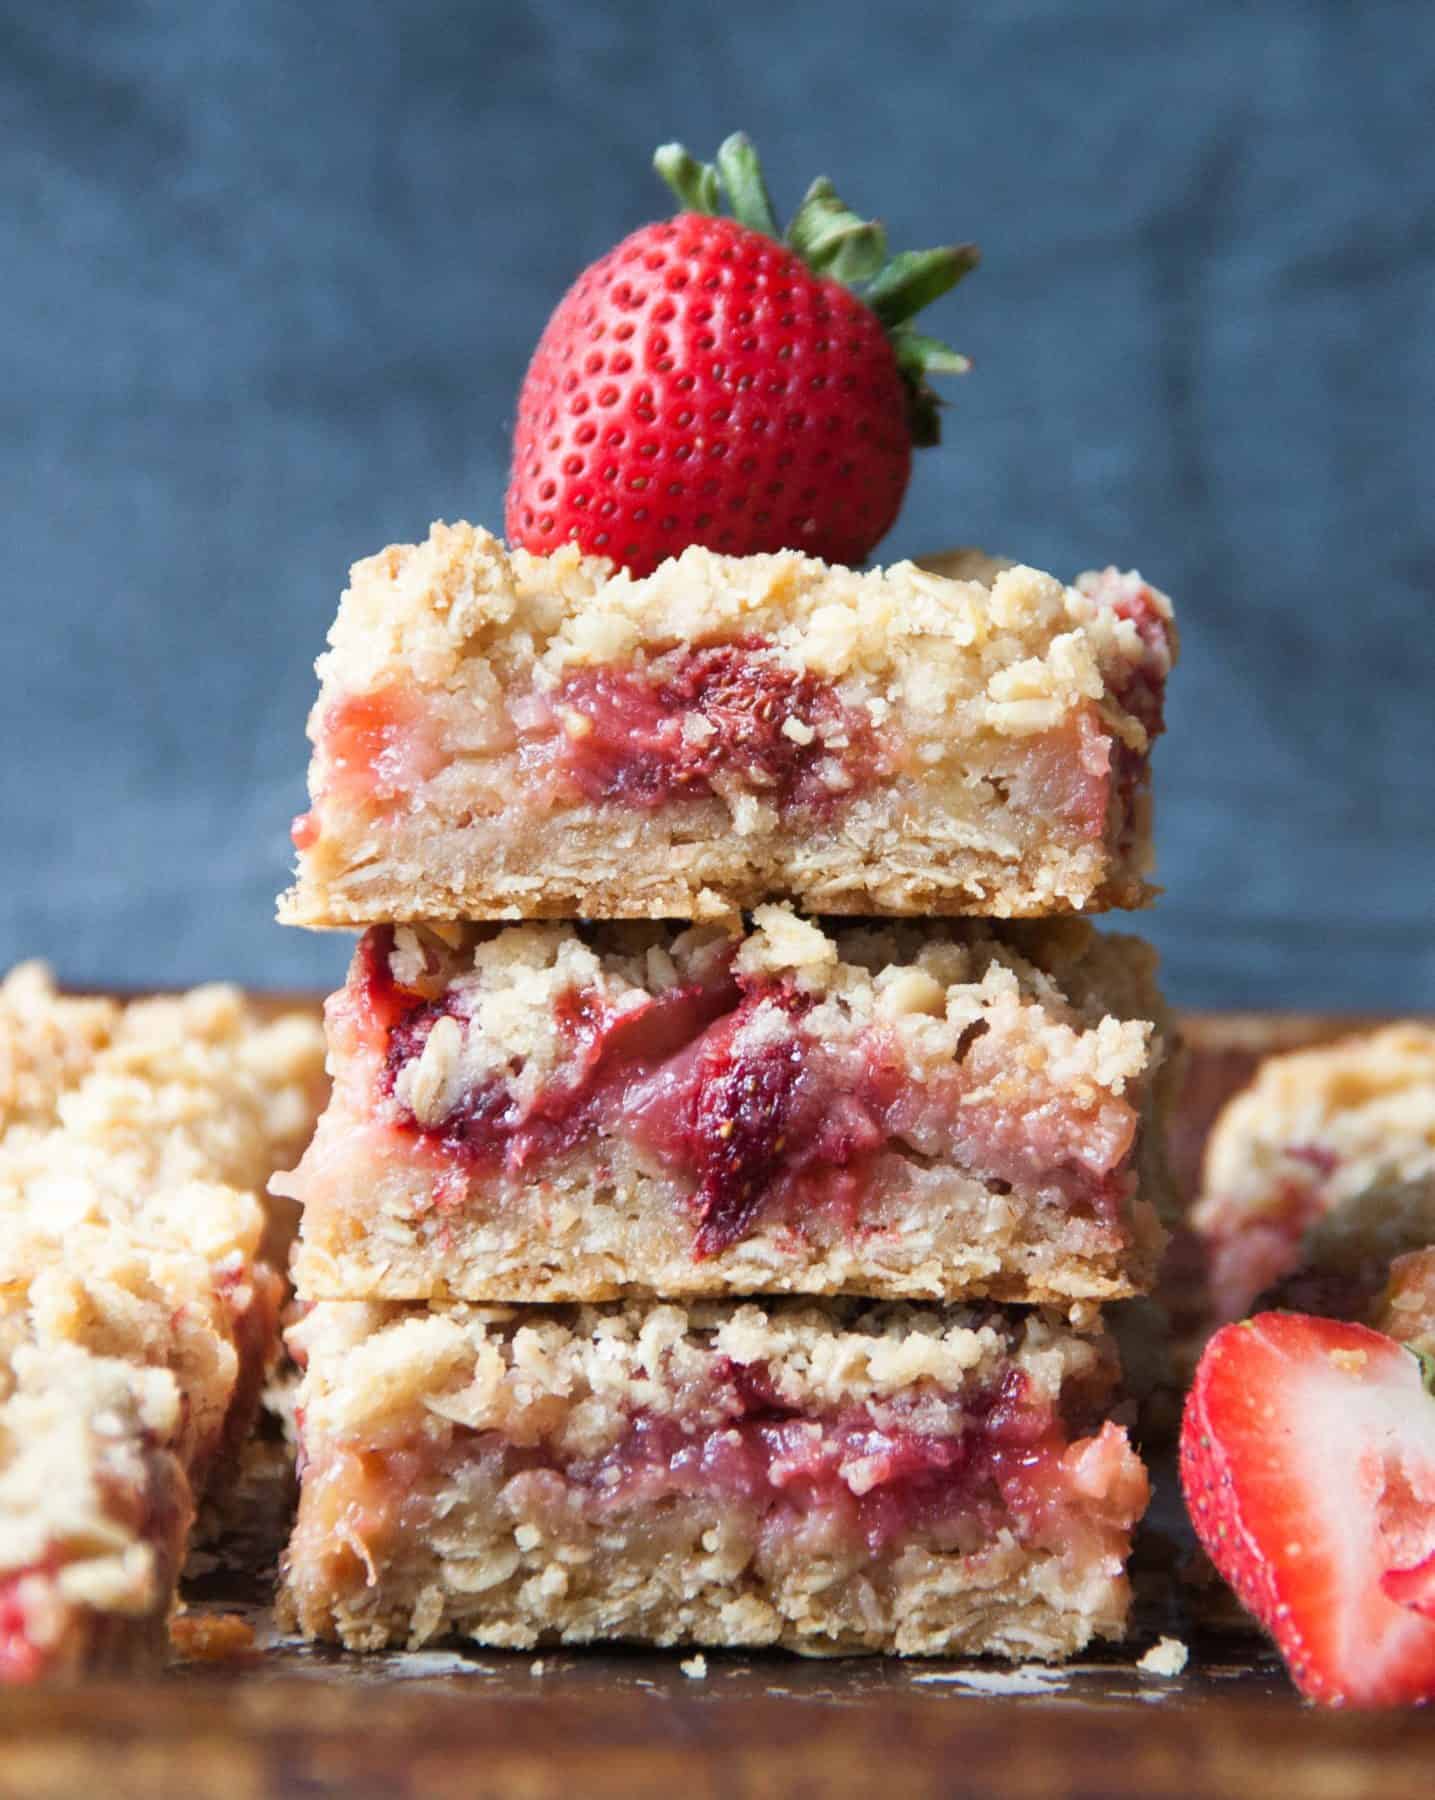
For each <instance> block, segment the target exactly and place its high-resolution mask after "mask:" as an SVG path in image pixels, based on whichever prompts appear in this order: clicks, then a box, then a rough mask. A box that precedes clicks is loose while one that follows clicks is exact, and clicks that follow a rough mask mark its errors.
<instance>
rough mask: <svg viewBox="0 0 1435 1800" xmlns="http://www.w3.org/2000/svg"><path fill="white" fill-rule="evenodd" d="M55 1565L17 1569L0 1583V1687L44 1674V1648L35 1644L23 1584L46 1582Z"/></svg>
mask: <svg viewBox="0 0 1435 1800" xmlns="http://www.w3.org/2000/svg"><path fill="white" fill-rule="evenodd" d="M57 1566H58V1559H56V1560H55V1561H52V1562H49V1563H42V1564H40V1565H38V1566H37V1567H35V1568H33V1569H20V1570H17V1571H16V1572H15V1573H14V1574H13V1575H7V1576H6V1577H5V1578H4V1579H3V1580H0V1685H4V1684H6V1683H10V1682H16V1683H18V1682H28V1681H36V1680H38V1679H39V1677H40V1676H41V1675H43V1674H44V1672H45V1668H46V1664H47V1662H48V1661H49V1658H48V1656H47V1654H46V1651H45V1649H44V1647H43V1646H42V1645H40V1644H38V1643H36V1641H35V1638H34V1635H33V1631H32V1627H31V1619H30V1609H29V1607H27V1605H26V1604H25V1597H24V1596H25V1587H26V1584H27V1583H35V1582H48V1581H49V1580H50V1579H51V1578H52V1577H53V1575H54V1571H55V1569H56V1567H57Z"/></svg>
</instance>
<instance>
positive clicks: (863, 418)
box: [506, 135, 977, 574]
mask: <svg viewBox="0 0 1435 1800" xmlns="http://www.w3.org/2000/svg"><path fill="white" fill-rule="evenodd" d="M654 163H655V166H656V168H657V170H658V172H659V174H661V175H662V176H663V178H664V179H665V180H666V181H667V182H668V184H669V185H670V186H671V187H672V189H673V190H674V192H675V193H676V194H677V196H678V199H679V201H680V203H681V205H682V208H683V210H682V211H681V212H679V214H678V215H677V217H676V218H673V219H668V220H665V221H663V222H661V223H659V224H654V225H645V226H643V227H642V228H641V230H638V231H635V232H634V233H633V234H632V235H631V236H630V237H627V238H625V239H624V240H623V242H622V243H621V244H619V245H618V246H617V248H616V249H614V250H610V251H609V252H608V254H607V255H606V256H604V257H601V258H600V259H599V260H598V261H597V262H596V263H593V264H592V265H591V266H590V267H589V268H587V269H585V270H584V272H583V273H582V274H581V275H580V276H579V277H578V280H577V281H576V282H575V283H574V284H573V286H572V287H571V288H570V289H569V291H568V293H567V294H566V295H565V296H564V297H563V299H562V301H561V302H560V303H559V306H558V309H557V311H556V312H555V313H554V314H553V317H552V318H551V319H550V320H549V322H548V326H547V329H546V330H545V331H544V333H543V336H542V339H541V340H540V342H539V345H538V348H537V350H536V351H535V352H534V355H533V361H532V362H531V363H530V365H529V368H528V373H527V375H526V377H525V378H524V382H523V388H522V391H521V393H520V395H519V400H518V423H517V428H516V430H515V432H514V443H513V469H512V474H511V477H510V480H509V487H508V499H507V506H506V524H507V532H508V538H509V541H510V542H511V543H514V544H521V545H523V546H524V547H525V548H527V549H529V550H533V551H538V552H547V551H551V550H554V549H556V548H557V546H558V545H559V544H561V543H564V542H566V541H568V540H575V541H576V542H577V543H578V544H579V546H580V547H581V548H582V549H583V550H585V551H589V552H591V553H593V554H595V555H600V556H607V557H609V558H611V559H612V560H613V561H615V562H619V563H622V564H624V565H626V566H627V567H628V568H629V569H630V570H632V571H633V572H634V573H635V574H646V573H647V572H648V571H649V570H651V569H653V568H654V567H655V566H656V565H657V564H658V563H660V562H661V561H662V560H663V559H664V558H665V557H668V556H675V555H677V554H678V552H679V551H681V550H683V549H684V548H685V547H686V546H687V545H689V544H706V545H707V546H709V548H711V549H714V550H720V551H724V552H726V553H728V554H731V555H734V556H745V555H751V554H753V553H755V552H757V551H762V550H781V549H797V550H803V551H806V552H807V553H808V554H810V555H813V556H819V557H822V558H823V559H825V560H826V561H828V562H841V563H860V562H862V561H863V560H864V559H865V558H866V557H867V556H868V555H869V554H870V552H871V551H872V549H873V547H874V545H876V543H877V542H878V540H879V539H880V538H881V537H882V536H883V535H884V534H885V533H886V531H887V530H888V528H889V527H890V526H891V524H892V521H893V519H894V518H895V517H896V515H897V509H898V507H899V506H900V505H901V502H902V496H903V494H904V493H905V492H906V488H907V481H908V478H909V476H910V474H911V466H912V449H913V446H914V445H922V444H931V443H935V442H936V441H937V435H938V426H937V399H936V395H935V394H934V393H933V392H932V390H931V388H930V387H929V386H928V385H927V377H928V376H929V375H931V374H956V373H960V372H961V371H963V370H964V369H965V368H966V367H967V362H966V359H965V358H964V357H961V356H958V355H957V354H956V352H955V351H952V350H949V349H947V348H946V346H945V345H943V344H939V343H937V342H936V341H935V340H934V339H932V338H928V337H923V336H922V335H920V334H919V333H918V332H915V331H913V330H912V328H911V325H910V320H911V319H912V317H913V315H914V314H915V313H916V312H917V311H918V310H919V309H920V308H921V307H923V306H925V305H926V304H927V303H928V302H929V301H931V300H934V299H936V298H937V297H938V295H940V294H943V293H945V292H946V291H947V289H948V288H950V287H952V286H953V285H954V284H955V283H956V282H957V281H959V280H960V279H961V278H962V276H963V275H965V274H966V273H967V272H968V270H970V269H972V268H974V267H975V266H976V262H977V252H976V249H975V248H974V247H973V246H972V245H970V244H963V245H956V246H950V247H947V248H945V249H938V250H924V251H913V252H906V253H904V254H902V255H898V256H894V257H892V258H891V259H890V260H889V259H888V256H887V246H886V239H885V235H884V233H883V231H882V228H881V226H880V225H879V224H877V223H876V222H875V221H868V220H864V219H861V218H859V217H858V216H857V215H856V214H855V213H853V212H851V211H849V209H848V208H847V207H846V206H844V205H843V203H842V201H841V200H839V199H838V198H837V195H836V194H835V193H834V191H833V188H832V184H831V183H830V182H829V181H827V180H826V179H821V180H818V181H815V182H814V183H813V184H812V186H811V187H810V188H809V189H808V192H807V195H806V198H805V199H804V200H803V202H802V205H801V206H800V207H799V209H798V211H797V214H796V216H795V217H794V219H793V221H792V224H791V225H790V226H789V227H788V230H787V233H786V236H785V238H780V237H779V234H778V229H777V224H776V221H775V219H774V217H773V211H772V204H771V202H770V200H769V199H768V195H767V189H766V186H765V184H764V181H763V177H762V171H761V168H760V166H759V164H758V160H757V156H756V154H755V152H754V151H753V148H752V146H751V144H750V143H749V142H748V141H747V139H746V138H745V137H742V136H741V135H738V136H735V137H730V138H728V139H727V141H726V142H725V143H724V144H723V146H722V148H721V149H720V150H719V151H718V154H717V162H716V166H715V167H714V166H713V165H711V164H706V163H699V162H697V161H696V160H695V159H694V158H693V157H691V156H689V155H688V153H687V151H685V150H684V149H682V147H681V146H680V145H677V144H668V145H665V146H664V147H663V148H662V149H661V150H659V151H658V153H657V155H656V157H655V158H654ZM724 193H725V194H726V197H727V200H728V203H729V204H730V206H731V208H732V213H733V216H732V217H731V218H726V217H720V216H718V206H719V203H720V200H721V198H722V196H723V194H724Z"/></svg>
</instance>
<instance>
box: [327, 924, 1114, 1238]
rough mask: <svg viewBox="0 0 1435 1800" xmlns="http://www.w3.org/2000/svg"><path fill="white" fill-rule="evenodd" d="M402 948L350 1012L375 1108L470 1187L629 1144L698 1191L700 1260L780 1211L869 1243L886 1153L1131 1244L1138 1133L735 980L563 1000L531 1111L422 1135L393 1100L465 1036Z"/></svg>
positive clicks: (373, 936)
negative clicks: (1036, 1203) (549, 1066)
mask: <svg viewBox="0 0 1435 1800" xmlns="http://www.w3.org/2000/svg"><path fill="white" fill-rule="evenodd" d="M391 945H392V931H391V929H389V928H379V929H377V930H375V931H372V932H370V933H369V934H368V935H367V937H366V938H365V940H364V944H363V947H362V950H361V953H360V968H359V973H358V975H357V977H356V986H357V989H358V1005H357V1011H358V1013H359V1015H360V1017H361V1018H365V1019H367V1020H369V1021H372V1023H373V1025H374V1026H376V1027H377V1030H376V1031H375V1032H374V1033H372V1035H371V1041H374V1043H375V1049H376V1053H377V1056H378V1058H379V1072H378V1076H377V1090H378V1094H379V1096H380V1099H381V1104H382V1105H383V1107H384V1110H385V1114H386V1116H388V1117H389V1118H390V1119H391V1120H392V1122H393V1123H394V1125H395V1128H396V1129H398V1130H400V1131H403V1132H405V1133H408V1134H411V1135H413V1136H414V1137H416V1138H420V1139H423V1140H424V1141H426V1142H429V1143H432V1144H434V1145H435V1146H436V1147H437V1148H438V1149H440V1150H441V1151H442V1152H443V1153H444V1155H445V1156H447V1157H448V1158H449V1159H451V1161H452V1162H453V1163H455V1164H456V1165H458V1166H460V1167H467V1168H469V1169H478V1170H484V1171H491V1170H502V1171H504V1172H506V1173H508V1174H512V1175H517V1174H521V1173H524V1172H526V1171H531V1170H532V1168H533V1167H534V1166H535V1164H538V1163H540V1162H541V1161H542V1160H543V1159H544V1158H546V1157H550V1156H554V1155H558V1154H561V1153H562V1152H564V1151H567V1150H571V1149H572V1148H574V1147H575V1146H576V1145H577V1144H579V1143H580V1142H582V1141H583V1140H584V1139H585V1138H587V1137H589V1136H591V1135H593V1134H595V1133H599V1132H604V1131H606V1132H619V1131H621V1132H623V1133H625V1134H627V1135H628V1136H629V1137H631V1138H632V1139H633V1140H634V1141H635V1142H636V1143H637V1144H639V1145H640V1146H642V1148H643V1149H644V1150H646V1151H647V1152H648V1153H650V1154H651V1155H653V1156H654V1157H656V1158H657V1159H658V1160H659V1161H660V1162H661V1163H663V1164H664V1165H665V1166H666V1167H667V1168H669V1169H670V1170H671V1171H672V1172H673V1174H674V1175H675V1176H677V1177H678V1178H680V1179H682V1180H684V1181H685V1182H691V1184H692V1187H691V1192H690V1193H689V1194H688V1195H687V1197H686V1200H685V1204H686V1205H687V1206H688V1207H689V1208H690V1209H691V1211H692V1212H693V1214H694V1216H695V1218H696V1221H697V1230H696V1234H695V1239H694V1253H695V1254H696V1255H697V1256H698V1257H706V1256H711V1255H716V1254H718V1253H720V1252H721V1251H723V1250H726V1249H728V1248H730V1247H731V1246H732V1245H733V1244H735V1243H737V1242H738V1241H740V1240H741V1239H742V1238H743V1237H745V1236H746V1235H747V1234H748V1233H749V1232H751V1231H752V1229H753V1228H754V1226H755V1224H756V1222H757V1220H758V1219H759V1217H760V1216H762V1215H763V1214H765V1213H769V1212H771V1211H772V1210H773V1209H774V1208H777V1207H782V1208H785V1209H787V1210H788V1211H790V1212H792V1213H793V1214H795V1215H797V1216H800V1215H801V1214H802V1213H803V1212H805V1211H808V1210H810V1209H811V1208H813V1207H816V1206H825V1207H830V1208H836V1209H838V1210H839V1211H842V1212H845V1213H846V1214H847V1217H848V1222H849V1227H850V1229H852V1230H857V1229H859V1228H860V1226H861V1224H862V1218H861V1214H862V1210H863V1202H864V1199H865V1198H866V1196H867V1195H868V1194H869V1193H870V1191H871V1186H872V1182H873V1180H874V1178H875V1174H876V1164H877V1159H878V1157H879V1156H880V1155H881V1153H882V1152H884V1151H887V1150H892V1151H895V1152H896V1153H897V1154H898V1155H899V1156H901V1155H910V1156H915V1157H917V1158H919V1159H921V1158H930V1159H933V1160H948V1161H951V1162H953V1163H954V1164H955V1165H956V1166H957V1167H959V1168H961V1169H962V1170H964V1171H965V1172H967V1173H969V1174H971V1175H973V1176H975V1177H976V1178H977V1179H979V1180H982V1181H985V1182H986V1183H987V1184H988V1185H989V1186H990V1187H992V1188H993V1189H994V1190H995V1191H997V1192H1001V1193H1006V1192H1010V1191H1011V1189H1012V1187H1014V1186H1015V1185H1017V1184H1021V1185H1022V1186H1024V1187H1032V1188H1035V1189H1036V1190H1038V1191H1040V1192H1042V1193H1046V1194H1050V1195H1053V1196H1059V1197H1060V1198H1062V1199H1063V1200H1065V1201H1066V1202H1067V1203H1068V1204H1069V1205H1070V1206H1071V1207H1072V1208H1073V1210H1076V1211H1084V1212H1086V1213H1088V1214H1089V1215H1091V1216H1093V1217H1095V1218H1097V1219H1098V1220H1099V1221H1100V1222H1101V1223H1102V1224H1103V1225H1105V1226H1106V1227H1108V1228H1111V1229H1119V1228H1120V1224H1121V1215H1122V1210H1123V1207H1124V1205H1125V1203H1126V1201H1127V1199H1128V1198H1129V1196H1130V1193H1131V1190H1132V1187H1133V1185H1134V1180H1135V1177H1134V1174H1133V1171H1132V1168H1131V1152H1132V1149H1133V1146H1134V1142H1135V1136H1136V1127H1137V1114H1136V1112H1135V1110H1134V1108H1133V1107H1132V1106H1130V1105H1129V1104H1127V1103H1126V1102H1125V1101H1121V1100H1116V1099H1113V1098H1110V1097H1104V1098H1094V1099H1092V1100H1090V1101H1088V1102H1081V1101H1078V1100H1077V1099H1076V1098H1075V1097H1074V1096H1072V1095H1071V1094H1069V1093H1065V1092H1062V1091H1060V1090H1053V1091H1052V1092H1051V1093H1049V1094H1047V1093H1043V1092H1042V1091H1041V1090H1039V1089H1036V1088H1028V1089H1027V1090H1026V1091H1025V1092H1024V1094H1023V1096H1022V1097H1021V1098H1020V1099H1019V1100H1016V1101H1013V1100H1010V1099H1002V1100H996V1099H973V1098H970V1095H971V1094H972V1093H973V1092H979V1091H981V1090H983V1089H984V1088H986V1087H988V1086H989V1085H990V1084H992V1083H993V1082H995V1081H996V1080H997V1079H998V1078H999V1077H1000V1075H1001V1074H1002V1068H1003V1061H1004V1052H1002V1051H1001V1050H1000V1049H996V1050H993V1049H990V1048H989V1047H988V1043H987V1041H986V1037H985V1033H984V1032H983V1031H980V1030H974V1031H973V1032H972V1033H971V1034H970V1036H969V1038H968V1040H966V1043H965V1045H964V1049H963V1054H962V1057H961V1059H959V1060H956V1061H954V1062H953V1063H952V1064H951V1065H950V1067H944V1068H943V1069H941V1070H940V1071H935V1072H933V1074H932V1076H931V1078H930V1079H929V1080H927V1081H924V1082H914V1081H913V1080H912V1079H911V1078H910V1076H909V1075H908V1073H907V1071H906V1068H905V1065H904V1062H903V1059H902V1056H901V1054H900V1051H899V1050H898V1049H897V1047H896V1046H895V1045H894V1044H892V1043H891V1042H890V1041H889V1040H888V1038H887V1036H886V1034H885V1033H884V1032H883V1031H882V1030H881V1029H873V1030H870V1031H868V1032H866V1033H864V1034H862V1035H861V1036H860V1037H858V1038H857V1039H855V1040H853V1041H851V1042H849V1043H847V1044H843V1045H837V1046H833V1045H828V1044H825V1043H824V1042H823V1041H822V1040H821V1039H820V1038H818V1037H817V1036H815V1035H814V1034H813V1033H812V1032H811V1031H810V1030H808V1029H807V1028H806V1027H805V1025H804V1019H805V1016H806V1014H807V1013H808V1011H809V1010H810V1008H811V1006H812V1004H813V1002H812V1001H811V1000H810V999H809V998H808V997H806V996H804V995H802V994H800V993H798V992H797V991H796V990H795V989H793V988H790V987H787V986H784V985H781V984H778V983H774V982H767V981H762V982H759V981H751V980H747V979H743V978H736V977H733V976H731V975H724V976H722V977H721V978H719V979H717V980H716V981H713V982H711V983H708V984H698V983H689V984H685V985H683V986H680V987H677V988H674V989H672V990H670V991H669V992H667V993H665V994H661V995H657V996H651V997H647V998H644V999H641V1000H640V1001H639V1002H638V1004H637V1005H635V1006H629V1007H626V1008H622V1009H618V1008H614V1007H612V1006H611V1005H609V1004H608V1003H607V1002H606V1001H605V1000H604V999H603V998H602V997H601V996H600V995H599V994H597V993H596V992H594V991H593V990H584V991H581V992H580V991H574V992H570V993H568V994H566V995H565V996H564V997H563V998H562V1000H561V1001H560V1003H559V1009H558V1014H557V1022H558V1025H559V1028H560V1031H561V1033H562V1036H563V1038H564V1040H565V1041H566V1044H567V1047H568V1053H567V1055H566V1057H565V1058H564V1060H563V1062H562V1064H561V1066H560V1069H559V1071H558V1072H557V1073H556V1074H555V1075H554V1076H553V1077H552V1078H551V1079H550V1080H549V1081H548V1082H546V1083H545V1084H544V1085H543V1086H542V1087H541V1088H540V1089H539V1091H538V1093H537V1094H536V1095H529V1096H525V1097H520V1095H519V1093H518V1091H517V1089H516V1088H515V1086H514V1084H513V1081H512V1079H511V1078H510V1077H508V1076H504V1075H495V1076H493V1077H491V1078H489V1079H487V1080H485V1081H483V1082H482V1083H480V1084H478V1085H477V1086H475V1087H473V1088H471V1089H470V1090H469V1091H468V1092H467V1093H466V1094H465V1095H463V1097H462V1098H461V1099H460V1100H459V1102H458V1103H457V1105H456V1106H454V1107H453V1109H452V1110H451V1111H450V1112H449V1113H448V1114H447V1115H446V1116H445V1117H444V1118H443V1119H442V1120H440V1121H439V1122H437V1123H436V1124H421V1123H420V1122H419V1121H418V1120H417V1119H416V1118H415V1117H414V1115H413V1114H412V1113H411V1112H410V1111H409V1110H408V1109H407V1108H406V1107H405V1106H404V1105H403V1104H402V1102H401V1101H399V1100H398V1098H397V1097H396V1092H395V1090H396V1085H397V1081H398V1076H399V1074H400V1072H401V1071H402V1070H403V1069H404V1068H405V1067H406V1066H407V1065H408V1064H409V1063H410V1062H411V1061H413V1060H414V1059H415V1058H416V1057H418V1056H419V1055H420V1054H421V1053H422V1051H423V1047H424V1044H425V1043H426V1042H427V1040H428V1035H429V1033H430V1032H431V1031H432V1030H433V1027H434V1024H435V1023H436V1021H437V1020H438V1019H440V1018H441V1017H443V1016H444V1015H445V1014H449V1015H452V1016H454V1017H457V1018H460V1019H462V1018H463V1017H464V1011H463V1008H464V997H463V993H462V990H460V989H453V990H450V991H449V992H448V993H447V994H446V995H444V996H443V997H442V998H440V999H437V1000H425V999H424V998H423V997H422V996H420V995H418V994H416V993H413V992H411V991H409V990H407V989H404V988H401V987H399V985H398V984H397V983H396V982H395V981H394V979H393V976H392V974H391V972H390V960H389V949H390V947H391ZM366 1035H369V1034H366ZM511 1073H512V1074H513V1075H516V1074H517V1073H519V1071H518V1070H516V1069H515V1070H513V1071H512V1072H511ZM462 1193H463V1188H462V1184H460V1187H459V1190H458V1195H457V1198H458V1200H459V1201H461V1199H462Z"/></svg>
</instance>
